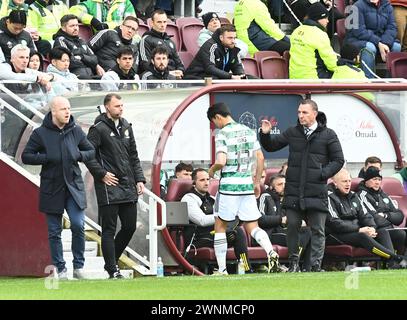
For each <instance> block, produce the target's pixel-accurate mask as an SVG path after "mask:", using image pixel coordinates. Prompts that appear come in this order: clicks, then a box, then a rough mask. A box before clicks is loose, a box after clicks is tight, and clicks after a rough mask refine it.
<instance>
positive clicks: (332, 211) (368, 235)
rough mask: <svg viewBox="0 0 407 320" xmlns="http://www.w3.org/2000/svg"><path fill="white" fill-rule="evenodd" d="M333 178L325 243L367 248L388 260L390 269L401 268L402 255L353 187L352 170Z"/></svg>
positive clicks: (342, 170)
mask: <svg viewBox="0 0 407 320" xmlns="http://www.w3.org/2000/svg"><path fill="white" fill-rule="evenodd" d="M332 180H333V182H332V183H331V184H329V186H328V208H329V215H328V217H327V220H326V233H327V238H326V244H327V245H339V244H348V245H351V246H354V247H359V248H364V249H366V250H367V251H369V252H371V253H373V254H374V255H377V256H379V257H381V258H383V259H385V260H387V261H388V262H389V267H390V268H399V263H400V262H401V261H402V257H401V256H399V255H397V254H396V253H395V252H394V248H393V244H392V241H391V238H390V233H389V231H388V230H387V229H386V228H378V227H377V225H376V223H375V220H374V219H373V216H372V215H371V214H370V213H369V212H368V211H367V210H366V208H365V206H364V205H363V204H362V202H361V200H360V198H359V197H358V196H357V194H356V193H355V192H353V191H351V190H350V187H351V182H352V180H351V177H350V174H349V172H348V171H347V170H346V169H341V171H339V172H338V173H337V174H336V175H335V176H334V177H333V178H332Z"/></svg>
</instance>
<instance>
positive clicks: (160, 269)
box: [157, 257, 164, 278]
mask: <svg viewBox="0 0 407 320" xmlns="http://www.w3.org/2000/svg"><path fill="white" fill-rule="evenodd" d="M157 277H159V278H161V277H164V263H163V260H162V259H161V257H158V260H157Z"/></svg>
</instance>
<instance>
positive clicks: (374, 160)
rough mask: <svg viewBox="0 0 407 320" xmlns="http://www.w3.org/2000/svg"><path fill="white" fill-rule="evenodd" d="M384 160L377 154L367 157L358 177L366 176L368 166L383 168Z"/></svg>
mask: <svg viewBox="0 0 407 320" xmlns="http://www.w3.org/2000/svg"><path fill="white" fill-rule="evenodd" d="M382 165H383V164H382V160H381V159H380V158H378V157H376V156H371V157H367V158H366V160H365V165H364V167H363V168H362V169H360V171H359V174H358V178H362V179H363V178H364V177H365V172H366V170H367V168H369V167H376V168H377V169H379V170H381V169H382Z"/></svg>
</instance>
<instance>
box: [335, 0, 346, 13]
mask: <svg viewBox="0 0 407 320" xmlns="http://www.w3.org/2000/svg"><path fill="white" fill-rule="evenodd" d="M335 5H336V9H338V11H339V12H340V13H342V14H345V7H346V3H345V0H335Z"/></svg>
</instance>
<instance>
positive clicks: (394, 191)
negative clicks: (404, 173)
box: [382, 177, 407, 227]
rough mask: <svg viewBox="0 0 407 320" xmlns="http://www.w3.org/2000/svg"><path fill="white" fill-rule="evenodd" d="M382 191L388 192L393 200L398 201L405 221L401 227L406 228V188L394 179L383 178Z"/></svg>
mask: <svg viewBox="0 0 407 320" xmlns="http://www.w3.org/2000/svg"><path fill="white" fill-rule="evenodd" d="M382 189H383V191H384V192H386V193H387V194H388V195H389V196H390V197H391V198H392V199H393V200H395V201H397V204H398V207H399V209H400V210H401V211H403V214H404V220H403V222H402V223H401V224H400V225H399V226H400V227H404V226H405V224H406V218H407V194H406V192H405V190H404V187H403V186H402V185H401V183H400V181H399V180H397V179H396V178H393V177H383V180H382Z"/></svg>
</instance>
